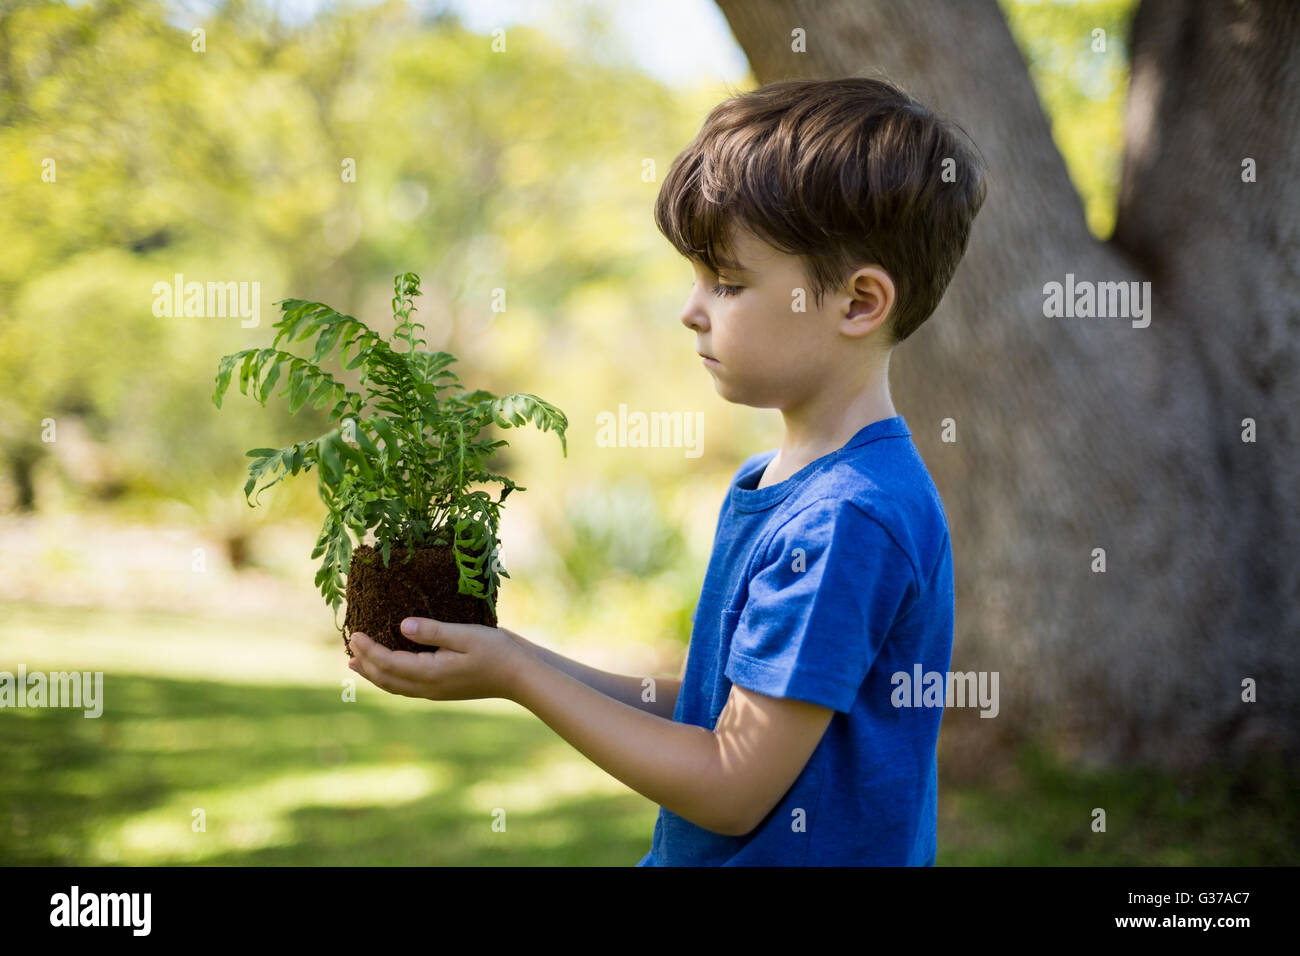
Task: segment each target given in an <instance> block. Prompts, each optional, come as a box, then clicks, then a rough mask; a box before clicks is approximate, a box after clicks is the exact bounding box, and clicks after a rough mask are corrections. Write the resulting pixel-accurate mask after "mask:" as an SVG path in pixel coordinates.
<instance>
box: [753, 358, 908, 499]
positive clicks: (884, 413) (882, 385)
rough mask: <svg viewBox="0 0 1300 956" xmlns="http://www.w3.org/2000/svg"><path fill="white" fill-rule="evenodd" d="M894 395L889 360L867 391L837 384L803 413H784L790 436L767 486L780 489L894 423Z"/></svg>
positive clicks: (870, 378)
mask: <svg viewBox="0 0 1300 956" xmlns="http://www.w3.org/2000/svg"><path fill="white" fill-rule="evenodd" d="M897 414H898V412H897V411H896V410H895V409H894V403H893V400H892V399H891V397H890V394H889V360H888V358H886V359H885V361H884V363H883V364H882V365H880V366H879V367H877V368H875V369H873V370H872V373H871V374H870V375H869V376H868V378H867V381H866V383H865V385H864V383H863V381H862V380H861V379H859V380H858V381H857V382H854V383H852V384H849V385H843V386H838V385H837V384H836V383H835V382H833V381H832V382H830V383H828V385H827V387H826V388H824V389H822V390H821V391H819V392H818V393H817V394H816V395H815V396H813V397H811V398H810V399H808V400H807V401H805V402H803V403H802V404H801V405H799V406H798V407H791V408H784V409H782V410H781V416H782V417H783V418H784V419H785V436H784V438H783V439H782V441H781V447H780V448H779V449H778V450H777V453H776V456H775V457H774V458H773V459H772V461H771V463H770V464H769V465H768V467H767V470H766V471H765V472H764V473H763V478H762V484H763V485H769V484H775V483H776V482H777V481H782V480H784V479H785V478H788V477H789V476H790V475H793V474H794V473H795V472H797V471H798V470H799V469H800V468H803V467H804V466H805V465H808V464H810V463H811V462H814V461H816V460H817V459H818V458H821V457H822V456H823V455H829V454H830V453H831V452H833V451H838V450H839V449H840V448H842V447H844V445H845V444H847V443H848V441H849V439H850V438H852V437H853V436H854V435H856V434H857V433H858V432H860V431H861V430H862V429H864V428H866V427H867V426H868V425H870V424H872V423H873V422H878V421H883V420H884V419H886V418H893V417H894V416H896V415H897Z"/></svg>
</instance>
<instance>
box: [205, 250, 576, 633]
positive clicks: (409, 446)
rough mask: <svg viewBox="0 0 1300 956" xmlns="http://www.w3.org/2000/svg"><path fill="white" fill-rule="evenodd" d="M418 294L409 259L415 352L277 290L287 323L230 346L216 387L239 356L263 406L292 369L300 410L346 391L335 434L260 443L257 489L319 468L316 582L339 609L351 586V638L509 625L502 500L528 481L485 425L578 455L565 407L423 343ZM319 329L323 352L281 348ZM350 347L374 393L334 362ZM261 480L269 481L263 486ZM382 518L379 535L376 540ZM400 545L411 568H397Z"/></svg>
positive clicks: (290, 388)
mask: <svg viewBox="0 0 1300 956" xmlns="http://www.w3.org/2000/svg"><path fill="white" fill-rule="evenodd" d="M418 295H420V278H419V276H417V275H415V274H414V273H410V272H407V273H405V274H403V275H399V276H397V277H396V278H395V279H394V282H393V318H394V320H395V322H396V328H395V330H394V332H393V337H392V342H393V343H394V344H397V345H398V346H400V345H401V344H402V343H404V344H405V350H404V351H399V349H398V348H395V347H394V345H393V344H390V343H389V342H388V341H385V340H384V339H383V338H382V337H381V336H380V335H379V334H378V333H376V332H374V331H372V330H371V329H370V328H368V327H367V326H366V325H365V324H364V323H362V322H360V321H359V320H357V319H355V318H353V317H352V316H350V315H342V314H340V313H339V312H336V311H335V310H334V309H332V308H330V307H329V306H327V305H324V304H323V303H320V302H305V301H303V300H301V299H284V300H282V301H280V302H277V303H276V305H278V306H280V310H281V312H282V313H283V315H282V316H281V318H280V320H279V321H277V322H276V323H275V324H274V328H276V329H277V330H278V331H277V333H276V336H275V339H274V341H273V342H272V344H271V347H270V348H263V349H244V350H243V351H240V352H235V353H233V354H231V355H226V356H224V357H223V358H222V359H221V364H220V367H219V369H218V371H217V379H216V390H215V391H214V392H213V395H212V401H213V403H214V404H216V406H217V407H218V408H220V407H221V399H222V396H223V395H224V394H225V392H226V391H227V389H228V388H229V386H230V382H231V379H232V378H233V376H234V373H235V368H236V367H238V369H239V390H240V391H241V392H242V393H243V394H245V395H250V394H251V395H252V396H253V397H255V398H256V399H257V401H258V402H259V403H260V404H261V405H262V406H263V407H265V405H266V400H267V398H268V397H269V396H270V394H271V390H272V389H273V388H274V387H275V385H276V383H277V382H278V381H280V379H281V377H282V375H283V373H284V372H286V371H287V376H284V377H285V384H284V389H283V390H282V391H281V392H280V397H284V396H286V395H287V396H288V398H289V411H290V412H291V413H292V414H297V412H298V410H299V409H300V408H301V407H302V406H303V405H304V404H305V403H307V402H311V403H312V405H313V407H315V408H323V407H325V406H326V405H331V404H332V407H331V408H330V412H329V419H330V421H331V422H336V423H337V425H336V427H334V428H332V429H331V430H330V431H328V432H326V433H325V434H323V435H320V436H318V437H316V438H311V439H306V440H304V441H299V442H294V443H293V444H292V445H288V446H287V447H284V448H254V449H251V450H250V451H249V452H248V453H247V454H248V456H249V457H250V458H252V459H253V462H252V463H251V464H250V465H249V466H248V471H249V477H248V481H247V482H246V483H245V485H244V496H245V499H246V500H247V501H248V505H249V507H255V506H256V504H257V500H258V499H259V498H260V496H261V494H262V492H263V491H265V490H266V489H267V488H270V487H271V486H272V485H275V484H277V483H278V482H280V481H281V480H283V479H284V478H285V477H287V476H289V475H297V474H298V473H299V472H306V471H310V470H312V469H313V468H315V469H316V472H317V475H318V477H319V491H320V497H321V500H322V501H323V502H324V503H325V506H326V508H327V513H326V516H325V522H324V525H323V527H322V530H321V534H320V538H319V539H318V540H317V542H316V549H315V550H314V551H313V552H312V554H311V556H312V557H313V558H317V557H322V556H323V558H324V560H323V563H322V564H321V566H320V569H319V570H318V571H317V573H316V585H317V587H319V588H320V591H321V594H322V595H323V596H324V598H325V600H326V602H328V604H329V605H330V607H331V608H333V609H334V611H335V617H336V621H337V612H338V606H339V604H340V602H341V601H342V600H343V599H344V598H345V597H346V599H347V604H348V609H347V615H346V618H345V622H344V626H343V627H342V628H340V630H341V632H342V634H343V641H344V644H345V646H347V645H348V636H349V635H350V634H351V633H352V631H354V630H359V631H363V632H365V633H366V634H368V635H370V636H371V637H373V638H375V640H377V641H379V642H380V643H383V644H385V645H386V646H389V647H392V648H394V649H401V650H413V651H427V650H429V649H430V648H429V646H428V645H424V644H415V643H413V642H411V641H408V640H406V638H404V637H403V636H402V635H401V633H400V631H399V629H398V626H399V625H400V623H401V620H402V618H403V617H409V616H422V617H434V618H437V619H439V620H449V621H469V622H471V623H485V624H491V625H495V624H496V599H497V593H498V591H499V588H500V578H502V577H507V578H508V577H509V576H510V575H509V574H507V573H506V571H505V568H504V567H502V566H501V563H500V560H499V550H500V543H499V541H498V538H497V531H498V528H499V527H500V509H501V504H502V503H503V502H504V501H505V499H506V496H507V495H509V494H510V493H511V492H512V491H526V490H527V489H526V488H524V487H522V486H520V485H517V484H515V482H514V481H512V480H511V479H510V478H508V477H506V476H505V475H498V474H493V473H492V472H490V471H489V470H488V467H487V463H488V460H489V459H490V458H491V456H492V454H493V452H494V451H495V450H496V449H497V448H500V447H502V446H504V445H506V444H508V443H507V442H506V441H505V440H504V439H497V440H495V441H493V440H491V439H490V438H479V437H478V436H479V433H480V432H481V431H482V430H483V429H484V428H486V427H488V426H489V425H492V424H496V425H499V426H501V427H503V428H511V427H516V426H520V425H526V424H529V423H532V424H533V425H535V426H536V427H538V428H540V429H541V430H542V431H551V430H554V431H555V433H556V436H557V437H558V438H559V440H560V448H561V451H562V452H563V454H564V455H565V456H566V457H567V456H568V447H567V444H566V442H565V429H566V428H567V427H568V419H567V418H566V417H565V416H564V413H563V412H561V411H560V410H559V409H558V408H556V407H555V406H553V405H551V404H549V403H548V402H545V401H543V400H542V399H540V398H538V397H537V396H535V395H529V394H526V393H515V394H511V395H506V396H505V397H503V398H498V397H497V396H495V395H493V394H492V393H490V392H487V391H484V390H482V389H478V390H475V391H468V390H466V389H465V387H464V386H463V385H461V384H460V379H459V377H458V376H457V375H456V374H455V373H454V372H452V371H451V370H450V366H451V364H452V363H454V362H456V361H457V359H456V357H455V356H453V355H452V354H450V353H449V352H430V351H427V350H425V349H424V348H420V347H417V346H424V345H425V341H424V339H422V338H418V337H417V336H416V330H417V329H418V330H421V331H422V330H423V329H424V326H423V325H421V324H419V323H417V322H413V321H412V320H411V313H412V312H414V311H415V307H414V305H413V304H412V301H413V299H414V297H415V296H418ZM313 335H315V336H316V337H317V338H316V346H315V351H314V353H313V355H312V358H311V360H310V361H309V360H307V359H304V358H301V357H299V356H297V355H294V354H292V353H291V352H287V351H283V350H281V349H280V348H278V347H277V346H279V345H280V343H281V342H283V343H285V344H286V345H287V344H289V343H292V342H295V341H302V340H304V339H307V338H309V337H311V336H313ZM336 349H337V350H338V351H339V361H340V364H341V365H342V367H344V368H347V369H352V368H358V367H359V368H360V369H361V371H360V375H359V382H358V387H360V388H363V389H364V390H365V393H366V394H365V397H364V398H363V397H362V394H361V393H360V392H354V391H351V390H349V389H348V388H347V386H346V385H344V384H343V383H342V382H340V381H338V380H337V379H335V378H334V377H333V376H332V375H330V374H329V373H328V372H326V371H325V370H323V369H322V368H321V367H320V364H319V363H320V362H321V361H323V360H324V359H326V358H327V357H328V356H330V355H331V354H332V353H333V352H334V351H335V350H336ZM349 351H352V352H353V357H352V359H351V361H349V360H348V354H349ZM250 389H251V392H250ZM261 480H266V483H265V484H263V485H262V486H261V487H260V488H258V489H257V492H256V495H255V496H254V488H255V487H256V486H257V483H258V482H259V481H261ZM489 482H490V483H499V484H500V485H501V490H500V494H499V496H498V497H497V498H496V499H495V500H493V498H492V495H491V494H490V493H489V492H487V491H482V490H476V491H469V490H468V489H469V487H470V486H471V485H475V484H483V483H489ZM250 496H252V497H250ZM371 531H373V532H374V538H375V543H376V545H377V547H372V546H370V545H367V544H363V541H364V538H365V535H366V534H367V533H368V532H371ZM351 534H355V535H356V539H357V543H356V546H355V547H354V545H353V541H352V537H351ZM395 546H397V550H398V552H399V554H401V555H402V556H403V562H402V564H403V565H405V566H407V567H405V568H390V556H391V554H392V552H393V550H394V547H395ZM376 554H378V555H382V558H383V565H384V568H385V569H387V570H386V572H385V573H380V572H378V569H377V568H376V567H375V564H376V562H375V561H374V560H373V559H374V557H375V556H376ZM413 559H414V563H412V562H413ZM345 567H346V568H347V591H346V595H345V593H344V590H343V580H342V579H343V573H344V570H343V569H344V568H345ZM453 578H454V580H455V584H456V587H455V589H454V591H453V590H452V589H451V587H450V583H451V580H452V579H453ZM348 655H349V656H351V655H352V650H351V647H348Z"/></svg>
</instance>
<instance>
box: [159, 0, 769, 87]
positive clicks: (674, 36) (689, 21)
mask: <svg viewBox="0 0 1300 956" xmlns="http://www.w3.org/2000/svg"><path fill="white" fill-rule="evenodd" d="M264 2H265V3H266V5H267V6H268V7H270V8H271V9H273V10H276V11H278V13H279V16H280V19H281V20H282V21H283V22H285V23H289V24H298V23H302V22H304V21H306V20H308V19H310V18H311V17H312V16H313V15H315V14H316V13H317V12H318V11H319V10H321V9H322V8H325V7H328V6H335V5H338V4H337V3H335V2H334V0H264ZM372 2H378V0H350V4H349V5H354V6H355V5H366V4H369V3H372ZM407 3H408V5H409V6H411V7H412V9H415V10H418V11H420V12H421V13H427V14H433V13H436V12H438V11H439V10H444V9H447V10H452V11H454V12H455V13H456V14H457V16H458V17H459V18H460V20H461V22H462V23H463V24H464V25H465V26H466V27H467V28H468V29H470V30H473V31H475V32H482V33H488V32H490V31H491V30H492V29H493V28H495V27H502V26H504V27H506V28H507V29H509V27H510V26H511V25H512V24H527V25H529V26H532V27H535V28H537V29H540V30H543V31H545V32H547V33H550V34H552V35H553V36H555V37H556V39H557V40H559V41H560V42H562V43H568V44H570V45H572V44H574V43H576V42H578V41H579V39H580V37H581V36H582V35H583V30H582V26H581V24H582V18H583V11H584V10H586V9H588V8H593V9H594V10H595V11H597V12H598V13H599V14H600V15H601V16H602V17H603V18H604V19H606V20H607V21H608V22H609V26H610V29H611V32H612V34H613V38H614V44H613V46H612V47H611V48H609V49H602V50H601V51H600V56H599V59H600V60H602V61H604V60H607V59H608V58H609V57H611V56H614V57H624V58H626V59H627V60H628V61H630V62H632V63H634V64H636V65H637V66H639V67H640V68H641V69H643V70H644V71H645V72H647V73H649V74H651V75H652V76H654V77H656V78H657V79H659V80H660V81H661V82H663V83H666V84H668V85H670V86H688V85H695V84H699V83H708V82H714V83H719V84H725V83H730V84H733V85H738V86H739V85H743V83H744V80H745V77H746V75H747V73H748V68H749V67H748V63H747V62H746V60H745V56H744V54H743V53H742V52H741V49H740V47H739V46H738V45H737V43H736V41H735V40H734V39H733V38H732V35H731V30H730V28H729V27H728V26H727V21H726V20H725V19H724V18H723V16H722V13H721V11H719V10H718V8H717V5H716V4H715V3H714V2H713V0H653V2H647V0H407ZM169 5H170V6H171V7H172V8H173V10H175V11H176V14H175V16H174V17H173V18H172V19H173V22H175V23H176V24H177V25H178V26H185V27H186V28H187V29H188V28H189V27H190V26H192V25H194V24H196V23H197V22H199V21H200V20H201V19H202V18H203V16H204V15H205V14H206V13H207V12H208V11H210V10H211V9H213V8H214V7H216V6H218V5H219V3H218V0H170V3H169Z"/></svg>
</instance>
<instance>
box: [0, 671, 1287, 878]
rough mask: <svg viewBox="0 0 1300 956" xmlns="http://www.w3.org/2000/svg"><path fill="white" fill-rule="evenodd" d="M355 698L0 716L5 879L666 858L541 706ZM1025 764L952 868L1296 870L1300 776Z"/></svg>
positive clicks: (966, 827) (205, 696)
mask: <svg viewBox="0 0 1300 956" xmlns="http://www.w3.org/2000/svg"><path fill="white" fill-rule="evenodd" d="M358 687H359V689H360V691H361V694H360V699H359V700H358V701H357V702H353V703H344V702H342V701H341V700H340V696H339V690H338V689H337V688H330V687H322V688H320V689H313V688H310V687H301V686H294V687H266V686H263V685H258V686H252V685H249V686H241V685H233V684H226V683H216V682H202V681H181V680H170V679H160V678H155V677H144V676H114V677H112V678H111V679H110V680H109V681H108V682H107V683H106V685H105V700H104V703H105V709H104V713H103V715H102V716H101V717H99V718H97V719H86V718H84V717H83V716H82V712H81V711H79V710H69V709H5V710H4V711H0V767H3V768H4V772H3V773H2V774H0V864H4V865H31V864H37V865H85V864H90V865H96V864H119V863H120V864H130V865H141V864H163V865H166V864H185V863H201V864H207V865H250V864H251V865H288V864H302V865H313V864H326V865H369V864H416V865H419V864H435V865H453V866H454V865H500V864H508V865H545V864H552V865H570V864H576V865H596V866H601V865H609V866H629V865H632V864H633V863H635V862H636V861H637V860H639V859H640V858H641V856H642V855H643V854H644V853H645V852H646V850H647V849H649V844H650V838H651V833H652V830H653V827H654V818H655V812H656V808H655V806H654V805H653V804H652V803H650V802H649V801H647V800H645V799H644V798H642V797H641V796H639V795H638V794H636V793H634V792H632V791H631V790H627V789H625V788H621V785H619V784H618V783H617V781H613V780H612V778H608V776H607V775H604V774H603V772H602V771H600V770H599V768H596V767H594V766H593V765H592V764H590V763H589V762H588V761H587V760H586V759H585V758H584V757H582V756H581V755H580V754H578V753H577V752H576V751H574V750H573V749H572V748H571V747H569V746H568V745H567V744H566V743H565V742H564V741H562V740H560V739H559V738H558V737H557V736H556V735H555V734H554V733H552V732H551V730H550V729H549V728H547V727H546V726H545V725H544V724H542V723H541V722H540V721H538V720H537V719H536V718H534V717H532V716H531V715H529V714H527V713H526V712H524V711H523V710H520V711H519V713H518V714H517V715H512V714H510V713H484V712H481V711H470V710H464V711H458V710H457V707H456V705H454V704H452V705H442V706H438V705H432V704H429V703H427V702H422V701H408V700H405V699H399V698H393V699H382V698H378V697H376V695H377V694H378V693H380V692H378V691H377V690H375V689H373V688H368V687H367V686H366V685H364V684H363V683H362V682H360V681H359V682H358ZM1014 766H1015V771H1014V772H1013V773H1008V774H1000V775H998V776H997V777H996V778H993V779H990V780H988V781H987V782H985V781H975V782H972V781H967V782H965V783H963V784H961V785H959V786H958V785H950V784H945V783H942V781H941V787H940V796H939V800H940V823H939V858H938V863H939V865H954V864H956V865H968V864H990V865H999V864H1012V865H1062V864H1067V865H1107V864H1110V865H1137V866H1143V865H1171V864H1173V865H1203V864H1226V865H1244V864H1265V865H1268V864H1285V865H1290V864H1292V863H1293V862H1294V860H1293V853H1294V848H1295V847H1296V846H1297V845H1300V824H1298V822H1297V821H1298V820H1300V776H1298V775H1297V772H1296V770H1294V769H1293V768H1290V767H1286V766H1284V765H1282V764H1281V763H1280V762H1277V761H1257V762H1255V763H1252V764H1250V765H1247V766H1242V767H1238V768H1235V769H1231V770H1216V771H1207V772H1204V773H1202V774H1198V775H1196V776H1195V777H1189V776H1185V775H1183V776H1177V775H1173V774H1167V773H1160V772H1156V771H1146V770H1124V771H1114V772H1108V773H1087V772H1083V771H1080V770H1077V769H1075V768H1070V767H1066V766H1062V765H1061V764H1059V763H1057V762H1055V761H1053V760H1052V759H1050V758H1049V757H1047V756H1046V755H1044V754H1043V753H1042V752H1041V751H1040V750H1038V749H1035V748H1029V749H1026V750H1024V751H1022V752H1021V754H1020V755H1019V757H1018V759H1017V760H1016V761H1015V763H1014ZM1098 807H1100V808H1102V809H1104V810H1105V811H1106V832H1104V833H1100V832H1094V831H1093V829H1092V822H1093V819H1094V817H1093V811H1094V808H1098ZM196 811H201V813H196ZM503 812H504V813H503ZM200 818H201V819H202V823H203V827H202V829H201V830H200V831H198V832H196V830H195V826H194V822H195V820H197V819H200ZM502 820H504V821H505V824H506V826H505V829H504V830H502V829H501V827H500V824H501V822H502ZM494 822H495V824H496V826H495V827H494Z"/></svg>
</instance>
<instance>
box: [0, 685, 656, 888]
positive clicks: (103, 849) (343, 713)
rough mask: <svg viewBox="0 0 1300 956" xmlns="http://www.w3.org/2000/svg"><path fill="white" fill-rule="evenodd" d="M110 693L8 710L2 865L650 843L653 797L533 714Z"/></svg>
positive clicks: (210, 693) (641, 846)
mask: <svg viewBox="0 0 1300 956" xmlns="http://www.w3.org/2000/svg"><path fill="white" fill-rule="evenodd" d="M360 696H361V697H364V696H365V694H364V692H362V694H361V695H360ZM104 697H105V710H104V714H103V715H102V716H101V717H99V718H94V719H87V718H85V717H83V716H82V714H81V712H80V711H73V710H64V709H53V708H46V709H42V710H21V711H20V710H12V711H6V712H5V713H4V714H3V719H0V764H2V765H3V766H4V767H5V773H4V775H3V783H0V806H3V808H4V818H5V819H4V824H3V828H2V829H0V862H3V863H5V864H43V865H45V864H57V865H67V864H116V863H127V864H137V865H138V864H151V865H153V864H162V865H165V864H175V863H203V864H212V865H228V864H235V865H241V864H276V865H281V864H385V863H398V864H440V865H460V864H512V865H533V864H571V863H585V864H592V865H626V864H629V863H635V862H636V861H637V860H638V859H639V858H640V856H641V855H642V854H643V853H644V852H645V851H646V849H648V846H649V839H650V833H651V829H652V827H653V826H654V812H655V808H654V806H653V805H652V804H651V803H650V802H649V801H647V800H645V799H644V798H642V797H640V796H639V795H637V794H635V793H633V792H631V791H628V790H626V789H625V788H619V787H618V785H617V782H616V781H611V786H608V787H606V786H601V781H600V779H599V778H600V776H601V774H600V772H599V770H597V769H596V768H594V767H590V765H589V764H587V763H586V762H585V761H584V760H583V759H582V758H581V756H580V755H578V754H576V753H575V752H573V751H572V750H571V748H568V747H567V745H565V744H564V743H563V742H562V741H560V740H559V739H558V738H556V737H555V735H554V734H553V733H552V732H551V731H550V730H549V729H548V728H547V727H546V726H545V725H543V724H542V723H540V722H539V721H537V720H535V719H530V718H528V717H527V715H526V714H524V713H523V712H522V711H520V714H521V716H517V717H516V716H506V715H494V714H482V713H473V714H471V713H457V712H455V711H454V710H452V709H451V708H447V707H435V706H434V705H433V704H431V703H429V704H427V706H426V707H425V712H424V713H419V712H416V710H417V709H418V707H419V702H416V701H411V702H409V703H410V704H413V705H414V707H395V706H390V705H388V704H386V703H383V702H371V701H365V700H362V699H359V700H358V701H357V702H355V703H344V702H343V701H342V700H341V694H340V692H339V691H336V690H334V689H322V690H314V689H304V688H301V687H293V686H286V687H265V686H257V687H251V686H239V685H233V684H222V683H214V682H210V681H181V680H171V679H164V678H151V677H143V676H134V675H133V676H116V675H105V692H104ZM620 789H622V792H619V790H620ZM610 791H613V792H610ZM196 808H201V809H202V810H203V812H204V830H203V832H195V830H194V829H193V826H192V823H193V821H194V820H195V819H196V818H195V816H194V810H195V809H196ZM497 808H501V809H503V810H504V811H505V814H504V819H505V828H504V830H494V829H493V822H494V819H499V818H500V814H499V813H496V811H497ZM15 818H17V826H16V827H15V826H14V823H15Z"/></svg>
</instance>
